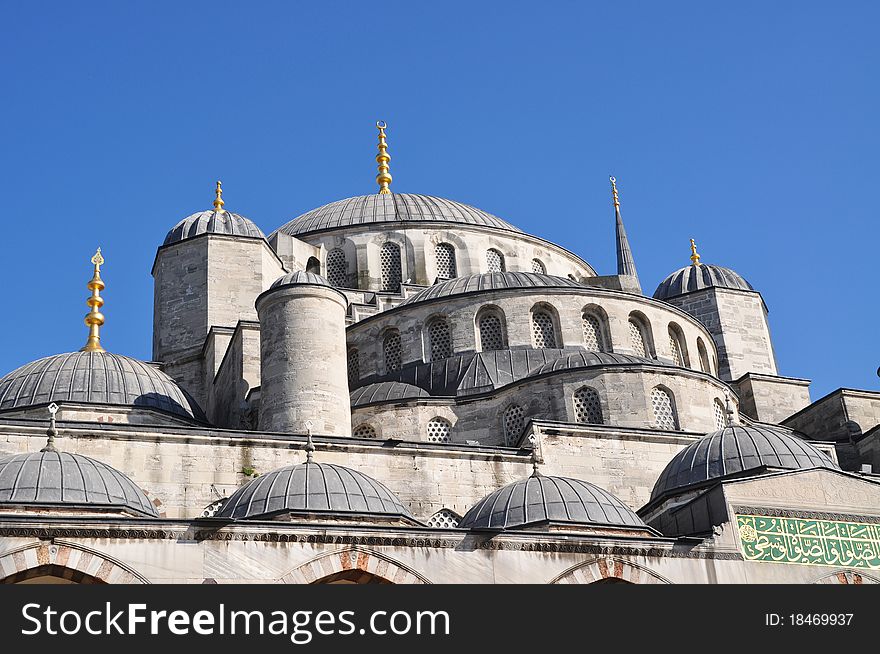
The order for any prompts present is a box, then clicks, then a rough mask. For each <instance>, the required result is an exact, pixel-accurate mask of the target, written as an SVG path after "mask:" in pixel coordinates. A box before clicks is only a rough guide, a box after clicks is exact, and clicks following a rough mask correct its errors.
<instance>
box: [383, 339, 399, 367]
mask: <svg viewBox="0 0 880 654" xmlns="http://www.w3.org/2000/svg"><path fill="white" fill-rule="evenodd" d="M382 352H383V354H384V355H385V372H395V371H397V370H400V332H399V331H397V330H396V329H390V330H388V331H387V332H385V337H384V338H383V339H382Z"/></svg>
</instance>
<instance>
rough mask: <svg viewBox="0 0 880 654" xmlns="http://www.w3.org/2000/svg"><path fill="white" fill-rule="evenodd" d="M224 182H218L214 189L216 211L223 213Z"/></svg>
mask: <svg viewBox="0 0 880 654" xmlns="http://www.w3.org/2000/svg"><path fill="white" fill-rule="evenodd" d="M224 204H226V203H225V202H223V182H221V181H220V180H219V179H218V180H217V186H216V188H215V189H214V211H223V205H224Z"/></svg>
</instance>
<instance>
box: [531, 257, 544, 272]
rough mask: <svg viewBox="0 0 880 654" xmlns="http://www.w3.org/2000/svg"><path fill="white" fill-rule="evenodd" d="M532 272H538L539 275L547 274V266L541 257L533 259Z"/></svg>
mask: <svg viewBox="0 0 880 654" xmlns="http://www.w3.org/2000/svg"><path fill="white" fill-rule="evenodd" d="M532 272H533V273H538V274H539V275H546V274H547V268H546V267H545V266H544V262H543V261H541V260H540V259H532Z"/></svg>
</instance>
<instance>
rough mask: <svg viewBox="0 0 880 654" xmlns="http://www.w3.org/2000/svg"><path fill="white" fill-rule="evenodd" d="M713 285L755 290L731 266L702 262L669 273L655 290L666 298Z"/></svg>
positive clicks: (658, 297)
mask: <svg viewBox="0 0 880 654" xmlns="http://www.w3.org/2000/svg"><path fill="white" fill-rule="evenodd" d="M711 287H716V288H732V289H736V290H739V291H754V290H755V289H754V288H752V285H751V284H749V283H748V282H747V281H746V280H745V279H744V278H743V277H742V276H741V275H740V274H739V273H737V272H735V271H733V270H731V269H730V268H724V267H722V266H715V265H712V264H709V263H701V264H700V265H699V266H693V265H691V266H685V267H684V268H680V269H679V270H676V271H675V272H674V273H672V274H671V275H669V276H668V277H667V278H666V279H664V280H663V281H662V282H660V285H659V286H658V287H657V290H656V291H654V297H655V298H656V299H658V300H665V299H667V298H670V297H675V296H677V295H684V294H685V293H691V292H692V291H699V290H702V289H704V288H711Z"/></svg>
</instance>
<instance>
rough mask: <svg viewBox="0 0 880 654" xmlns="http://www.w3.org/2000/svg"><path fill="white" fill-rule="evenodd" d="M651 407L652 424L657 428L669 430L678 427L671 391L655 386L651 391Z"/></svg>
mask: <svg viewBox="0 0 880 654" xmlns="http://www.w3.org/2000/svg"><path fill="white" fill-rule="evenodd" d="M651 408H652V409H653V411H654V426H655V427H657V429H666V430H669V431H673V430H676V429H678V417H677V416H676V415H675V402H674V401H673V399H672V393H670V392H669V391H668V390H666V389H665V388H663V387H661V386H655V387H654V389H653V390H652V391H651Z"/></svg>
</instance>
